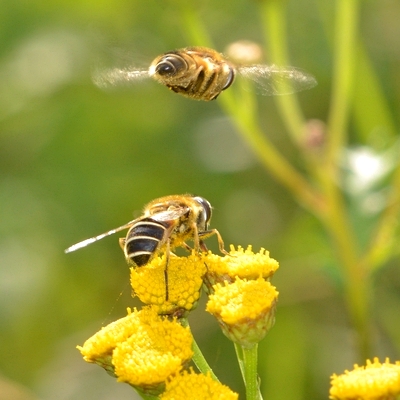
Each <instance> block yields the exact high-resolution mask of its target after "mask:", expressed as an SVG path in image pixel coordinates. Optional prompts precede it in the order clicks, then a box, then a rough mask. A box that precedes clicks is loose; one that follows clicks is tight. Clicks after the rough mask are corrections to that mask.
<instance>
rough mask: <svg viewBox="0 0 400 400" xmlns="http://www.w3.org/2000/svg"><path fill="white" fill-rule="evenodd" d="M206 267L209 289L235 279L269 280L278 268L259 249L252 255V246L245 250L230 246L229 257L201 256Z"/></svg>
mask: <svg viewBox="0 0 400 400" xmlns="http://www.w3.org/2000/svg"><path fill="white" fill-rule="evenodd" d="M203 261H204V263H205V264H206V265H207V273H206V276H205V283H206V285H207V287H208V288H209V289H211V288H212V285H214V284H215V283H218V282H220V283H221V282H224V281H227V282H233V281H234V280H235V278H236V277H239V278H242V279H257V278H259V277H262V278H264V279H268V278H270V277H271V276H272V275H273V274H274V273H275V271H276V270H277V269H278V268H279V263H278V261H276V260H274V259H273V258H270V256H269V252H268V251H267V250H265V249H261V250H260V251H259V252H258V253H253V250H252V246H248V247H247V249H246V250H245V249H243V247H241V246H238V248H237V250H236V249H235V247H234V246H232V245H231V246H230V252H229V256H224V257H221V256H218V255H215V254H212V253H211V252H209V253H208V254H206V255H203Z"/></svg>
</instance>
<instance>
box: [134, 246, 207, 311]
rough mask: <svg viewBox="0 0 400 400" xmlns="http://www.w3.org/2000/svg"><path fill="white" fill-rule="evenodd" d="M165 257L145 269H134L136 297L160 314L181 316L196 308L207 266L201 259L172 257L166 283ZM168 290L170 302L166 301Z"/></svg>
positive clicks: (193, 256) (155, 260)
mask: <svg viewBox="0 0 400 400" xmlns="http://www.w3.org/2000/svg"><path fill="white" fill-rule="evenodd" d="M165 268H166V258H165V255H164V256H163V257H156V258H155V259H154V260H152V262H151V263H150V264H148V265H146V266H144V267H140V268H137V267H136V268H131V286H132V288H133V292H134V294H136V295H137V296H138V297H139V299H140V300H141V301H142V302H143V303H145V304H152V305H154V306H156V307H157V310H158V313H159V314H174V315H182V314H184V313H185V312H187V311H190V310H192V309H193V308H195V307H196V305H197V301H198V299H199V298H200V294H201V287H202V285H203V276H204V274H205V272H206V266H205V264H204V262H202V261H201V258H200V256H198V255H196V254H194V253H192V254H191V255H190V256H188V257H177V256H175V255H173V254H171V256H170V258H169V263H168V268H167V277H168V286H167V285H166V283H165ZM167 290H168V299H167Z"/></svg>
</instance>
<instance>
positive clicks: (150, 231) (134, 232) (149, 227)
mask: <svg viewBox="0 0 400 400" xmlns="http://www.w3.org/2000/svg"><path fill="white" fill-rule="evenodd" d="M169 226H170V224H169V223H168V222H160V221H155V220H154V219H152V218H144V219H142V220H140V221H138V222H136V223H135V224H134V225H133V226H132V228H131V229H130V230H129V232H128V234H127V236H126V241H125V249H124V251H125V257H126V259H127V260H128V261H129V260H130V261H131V262H132V263H134V264H136V265H137V266H138V267H142V266H144V265H146V264H147V263H149V262H150V260H151V259H152V258H153V256H154V255H156V254H157V252H158V250H159V249H160V247H161V246H162V245H163V244H164V239H165V234H166V232H167V230H168V228H169Z"/></svg>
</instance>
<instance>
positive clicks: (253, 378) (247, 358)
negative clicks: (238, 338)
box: [241, 344, 262, 400]
mask: <svg viewBox="0 0 400 400" xmlns="http://www.w3.org/2000/svg"><path fill="white" fill-rule="evenodd" d="M241 349H242V353H243V367H244V383H245V385H246V400H262V396H261V393H260V387H259V384H258V374H257V351H258V345H257V344H255V345H254V346H252V347H251V348H246V347H242V348H241Z"/></svg>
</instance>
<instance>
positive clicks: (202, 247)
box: [199, 240, 208, 253]
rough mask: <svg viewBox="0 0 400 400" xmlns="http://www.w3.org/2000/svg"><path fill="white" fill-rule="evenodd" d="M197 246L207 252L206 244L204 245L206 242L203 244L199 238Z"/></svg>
mask: <svg viewBox="0 0 400 400" xmlns="http://www.w3.org/2000/svg"><path fill="white" fill-rule="evenodd" d="M199 246H200V249H201V250H202V251H204V253H207V252H208V249H207V246H206V244H205V243H204V242H203V241H202V240H199Z"/></svg>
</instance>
